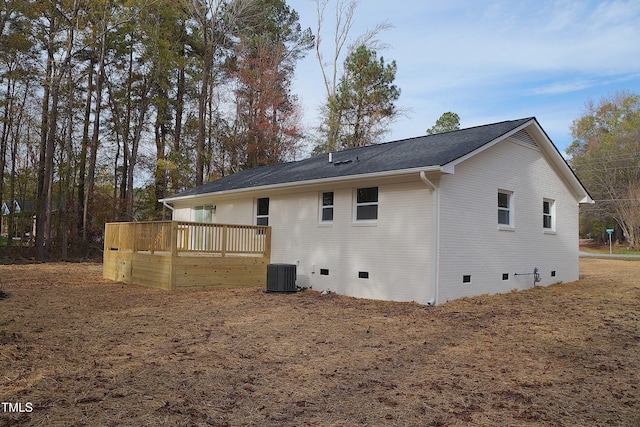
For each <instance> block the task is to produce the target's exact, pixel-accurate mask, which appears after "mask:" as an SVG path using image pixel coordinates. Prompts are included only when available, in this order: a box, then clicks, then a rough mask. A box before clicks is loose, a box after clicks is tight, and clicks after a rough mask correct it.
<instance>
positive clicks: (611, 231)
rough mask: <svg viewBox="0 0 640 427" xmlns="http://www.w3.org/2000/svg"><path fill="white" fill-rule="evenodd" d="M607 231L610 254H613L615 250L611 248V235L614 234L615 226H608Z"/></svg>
mask: <svg viewBox="0 0 640 427" xmlns="http://www.w3.org/2000/svg"><path fill="white" fill-rule="evenodd" d="M605 231H606V232H607V234H608V235H609V255H611V254H612V253H613V250H612V249H611V235H612V234H613V228H607V229H606V230H605Z"/></svg>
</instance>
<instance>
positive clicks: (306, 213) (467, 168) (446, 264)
mask: <svg viewBox="0 0 640 427" xmlns="http://www.w3.org/2000/svg"><path fill="white" fill-rule="evenodd" d="M399 181H402V182H399ZM371 186H378V188H379V211H378V221H377V223H376V224H375V225H360V224H357V223H354V222H353V206H354V189H355V188H356V187H371ZM498 189H502V190H509V191H512V192H513V199H512V202H513V205H512V206H513V208H512V209H513V210H512V215H513V220H514V225H515V227H514V229H513V231H504V230H499V229H498V213H497V193H498ZM323 191H333V192H334V220H333V224H331V225H326V224H320V223H319V206H320V204H319V198H320V194H321V192H323ZM439 192H440V218H439V220H440V229H439V268H438V277H439V286H438V299H437V302H438V303H443V302H445V301H448V300H451V299H455V298H459V297H463V296H471V295H480V294H484V293H499V292H509V291H510V290H512V289H526V288H530V287H532V286H533V276H532V275H521V276H516V275H515V273H532V272H533V269H534V267H537V268H539V270H540V274H541V278H542V282H541V283H539V285H548V284H552V283H556V282H560V281H561V282H569V281H574V280H577V279H578V201H577V200H576V199H575V197H574V196H573V195H572V194H571V192H570V191H569V190H568V187H567V186H566V185H565V184H564V183H563V182H562V181H561V179H560V178H559V177H558V175H557V174H556V173H555V171H554V170H553V169H552V168H551V166H550V165H549V163H548V162H547V161H546V160H545V158H544V157H543V155H542V154H541V152H540V151H539V150H538V149H537V148H533V147H531V146H527V145H523V144H521V143H517V142H515V141H512V140H506V141H503V142H500V143H498V144H496V145H495V146H493V147H491V148H489V149H487V150H485V151H484V152H481V153H479V154H478V155H476V156H474V157H472V158H470V159H468V160H466V161H464V162H462V163H460V164H458V165H456V167H455V173H454V174H451V175H443V176H442V178H441V180H440V189H439ZM256 197H269V198H270V212H269V224H270V225H271V226H272V229H273V233H272V257H271V262H273V263H289V264H296V265H297V267H298V270H297V271H298V281H299V282H298V284H299V285H303V286H312V287H313V288H314V289H316V290H320V291H322V290H325V289H326V290H330V291H334V292H337V293H340V294H343V295H350V296H354V297H362V298H374V299H384V300H394V301H416V302H419V303H427V302H428V301H429V300H430V299H431V298H432V297H433V295H432V286H431V283H432V274H433V270H432V259H433V247H432V225H431V224H432V217H433V205H432V203H433V196H432V195H431V194H430V192H429V190H428V187H427V186H426V185H425V184H424V183H423V182H422V181H420V179H419V175H418V174H417V173H415V174H413V175H411V176H407V177H405V178H403V179H402V180H399V179H398V178H387V179H384V180H377V181H371V180H370V181H363V182H358V183H357V184H355V183H354V184H344V183H343V184H335V185H333V186H331V185H328V186H326V187H323V186H316V187H314V188H312V189H304V190H299V191H298V192H295V193H292V192H285V191H283V190H279V191H276V192H271V193H269V192H265V193H251V194H249V193H247V194H245V195H243V196H241V197H237V196H236V197H229V196H225V197H222V198H221V197H218V198H213V197H207V198H201V199H198V200H197V202H194V201H186V202H185V201H183V202H176V204H175V207H176V209H175V211H174V218H175V219H180V220H191V211H190V209H191V207H192V205H201V204H204V203H213V204H215V205H216V213H215V217H214V221H215V222H218V223H229V224H254V223H255V210H254V200H255V198H256ZM545 198H547V199H553V200H555V203H556V206H555V213H556V214H555V218H554V219H555V220H556V232H555V233H554V234H548V233H544V231H543V227H542V202H543V199H545ZM321 269H327V270H328V271H329V274H328V275H321V274H320V270H321ZM552 271H555V276H554V277H552V276H551V272H552ZM358 272H368V274H369V278H368V279H362V278H358ZM505 273H506V274H508V280H503V278H502V276H503V274H505ZM464 275H470V276H471V282H470V283H463V276H464Z"/></svg>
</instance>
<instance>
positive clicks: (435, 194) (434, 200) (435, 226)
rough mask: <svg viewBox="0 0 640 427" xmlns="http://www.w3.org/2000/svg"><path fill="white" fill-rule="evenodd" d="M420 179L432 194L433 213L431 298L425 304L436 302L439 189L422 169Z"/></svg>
mask: <svg viewBox="0 0 640 427" xmlns="http://www.w3.org/2000/svg"><path fill="white" fill-rule="evenodd" d="M420 180H421V181H422V182H424V183H425V184H426V185H427V187H429V193H431V196H432V206H433V214H432V221H431V230H432V231H431V233H432V238H431V246H432V247H431V258H432V260H431V299H429V301H427V305H436V304H437V302H438V265H439V263H438V258H439V257H438V251H439V247H440V245H439V240H440V206H439V205H440V203H439V202H440V191H438V187H437V186H436V185H435V184H434V183H433V182H431V180H429V178H427V175H426V174H425V173H424V171H421V172H420Z"/></svg>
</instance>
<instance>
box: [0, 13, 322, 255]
mask: <svg viewBox="0 0 640 427" xmlns="http://www.w3.org/2000/svg"><path fill="white" fill-rule="evenodd" d="M298 20H299V17H298V14H297V13H296V12H295V11H294V10H293V9H291V8H290V7H289V6H288V5H287V4H286V3H285V2H284V1H283V0H173V1H151V0H91V1H89V0H59V1H53V2H52V1H43V0H33V1H24V0H6V1H3V2H0V49H1V55H0V84H1V90H0V117H1V120H2V128H1V130H0V132H1V135H0V196H1V200H2V202H3V209H4V210H6V212H4V213H5V215H3V221H2V227H3V229H2V230H0V232H2V233H3V234H5V233H6V234H7V246H8V247H9V248H10V247H11V246H12V245H13V244H15V243H14V239H13V238H14V237H23V238H25V239H26V240H29V241H30V242H31V244H32V245H35V248H36V256H37V258H39V259H43V258H46V257H48V256H50V255H51V254H52V253H55V254H56V255H58V256H61V257H62V258H66V257H67V256H70V255H71V254H69V253H68V251H69V250H70V248H72V247H73V248H74V250H76V251H78V252H79V253H76V254H75V255H78V254H80V255H81V254H82V253H84V252H86V251H87V250H89V249H90V248H91V247H92V245H94V246H99V244H100V239H101V236H102V232H103V225H104V223H105V222H106V221H118V220H126V221H132V220H140V219H161V218H163V216H165V213H164V212H163V208H162V205H161V204H159V203H158V202H157V200H158V199H160V198H163V197H165V196H167V195H169V194H174V193H176V192H178V191H181V190H183V189H186V188H189V187H192V186H194V185H197V184H201V183H203V182H207V181H210V180H212V179H215V178H217V177H221V176H224V175H227V174H229V173H232V172H235V171H238V170H240V169H244V168H250V167H255V166H260V165H267V164H273V163H278V162H282V161H285V160H290V159H292V158H294V156H295V154H296V152H297V151H298V150H299V144H300V140H301V138H302V136H303V134H302V130H301V127H300V116H301V115H300V111H299V109H300V107H299V105H298V103H297V98H296V96H295V94H293V93H292V92H291V80H292V78H293V75H294V71H295V66H296V62H297V61H298V60H299V59H301V58H303V57H304V56H305V55H306V54H307V52H308V51H309V50H310V49H312V48H313V45H314V36H313V34H312V33H311V30H310V29H306V30H305V29H302V28H301V26H300V24H299V22H298ZM34 236H35V237H34ZM71 243H74V244H73V245H71Z"/></svg>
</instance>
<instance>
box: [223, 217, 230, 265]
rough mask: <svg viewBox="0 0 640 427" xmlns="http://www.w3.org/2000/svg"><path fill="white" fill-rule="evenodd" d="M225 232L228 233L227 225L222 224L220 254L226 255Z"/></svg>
mask: <svg viewBox="0 0 640 427" xmlns="http://www.w3.org/2000/svg"><path fill="white" fill-rule="evenodd" d="M227 233H229V227H227V226H226V225H223V226H222V256H223V257H225V256H227Z"/></svg>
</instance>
